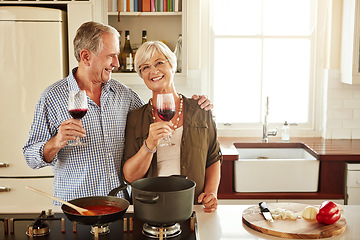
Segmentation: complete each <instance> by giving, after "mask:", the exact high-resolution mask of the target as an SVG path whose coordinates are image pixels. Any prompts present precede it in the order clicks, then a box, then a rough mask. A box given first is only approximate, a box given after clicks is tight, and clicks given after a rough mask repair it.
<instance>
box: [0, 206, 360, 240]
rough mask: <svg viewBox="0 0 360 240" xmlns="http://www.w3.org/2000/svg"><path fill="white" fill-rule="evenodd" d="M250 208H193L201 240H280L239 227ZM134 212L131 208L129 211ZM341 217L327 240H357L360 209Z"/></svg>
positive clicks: (16, 209)
mask: <svg viewBox="0 0 360 240" xmlns="http://www.w3.org/2000/svg"><path fill="white" fill-rule="evenodd" d="M249 207H251V205H219V206H218V209H217V210H216V212H214V213H205V212H204V211H203V209H202V206H200V205H196V206H194V210H195V211H196V215H197V222H198V230H199V235H200V239H201V240H220V239H222V240H229V239H237V240H238V239H240V240H241V239H247V240H252V239H253V240H255V239H256V240H259V239H268V240H275V239H277V240H279V239H283V238H279V237H272V236H269V235H265V234H263V233H260V232H257V231H255V230H252V229H250V228H249V227H247V226H245V225H244V224H243V223H242V212H243V211H244V210H245V209H247V208H249ZM49 208H51V209H52V210H53V212H62V211H61V208H60V207H59V206H52V205H50V206H36V205H33V206H27V205H26V204H24V205H23V206H1V205H0V213H25V212H39V211H41V210H47V209H49ZM128 211H129V212H132V211H133V206H132V205H131V206H130V207H129V209H128ZM343 215H344V217H345V219H346V223H347V227H346V230H345V232H344V233H342V234H340V235H338V236H335V237H332V238H327V239H331V240H340V239H341V240H355V239H359V236H360V227H359V226H360V205H344V212H343Z"/></svg>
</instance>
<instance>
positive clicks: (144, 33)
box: [141, 30, 147, 44]
mask: <svg viewBox="0 0 360 240" xmlns="http://www.w3.org/2000/svg"><path fill="white" fill-rule="evenodd" d="M146 41H147V35H146V30H143V31H142V40H141V44H143V43H144V42H146Z"/></svg>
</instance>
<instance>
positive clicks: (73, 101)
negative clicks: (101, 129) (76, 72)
mask: <svg viewBox="0 0 360 240" xmlns="http://www.w3.org/2000/svg"><path fill="white" fill-rule="evenodd" d="M87 110H88V103H87V97H86V91H85V90H81V91H79V92H77V93H76V92H75V91H70V92H69V103H68V111H69V113H70V115H71V116H72V117H73V118H75V119H79V120H80V119H81V118H82V117H84V116H85V114H86V112H87ZM68 145H69V146H82V145H86V143H84V142H81V140H80V137H79V136H76V141H75V142H70V143H68Z"/></svg>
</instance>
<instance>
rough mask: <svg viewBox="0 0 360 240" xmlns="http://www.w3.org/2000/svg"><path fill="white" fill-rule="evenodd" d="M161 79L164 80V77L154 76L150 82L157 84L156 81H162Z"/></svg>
mask: <svg viewBox="0 0 360 240" xmlns="http://www.w3.org/2000/svg"><path fill="white" fill-rule="evenodd" d="M163 78H164V75H162V76H156V77H153V78H151V81H153V82H157V81H160V80H161V79H163Z"/></svg>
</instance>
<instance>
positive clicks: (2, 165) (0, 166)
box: [0, 162, 9, 168]
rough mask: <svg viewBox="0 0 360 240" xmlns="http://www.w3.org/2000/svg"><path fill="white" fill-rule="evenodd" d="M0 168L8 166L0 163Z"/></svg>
mask: <svg viewBox="0 0 360 240" xmlns="http://www.w3.org/2000/svg"><path fill="white" fill-rule="evenodd" d="M2 167H9V164H8V163H2V162H0V168H2Z"/></svg>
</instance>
